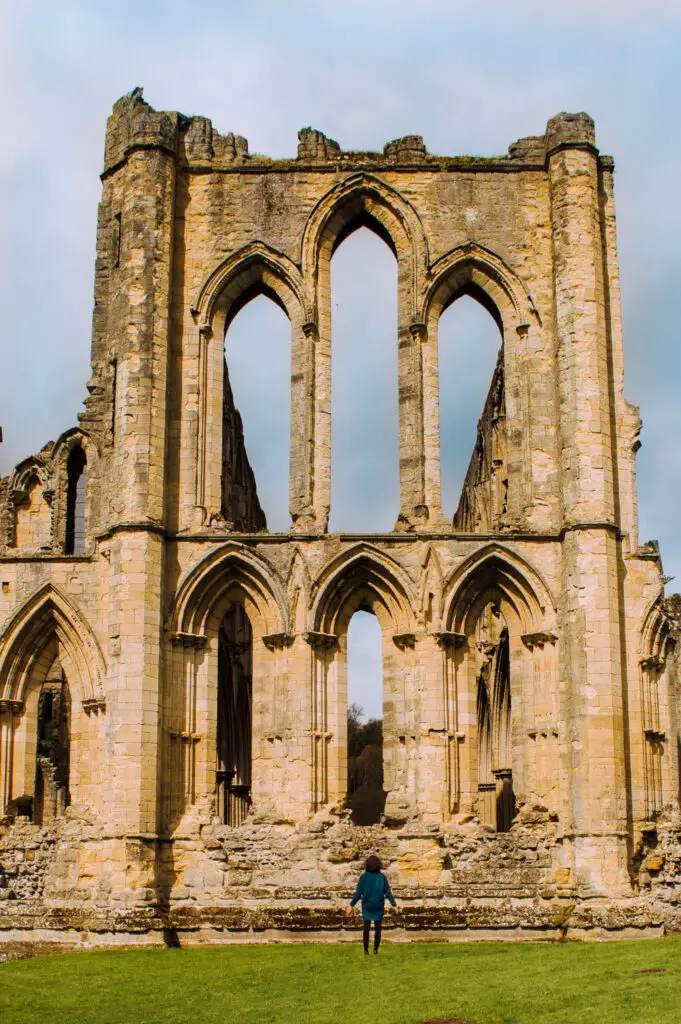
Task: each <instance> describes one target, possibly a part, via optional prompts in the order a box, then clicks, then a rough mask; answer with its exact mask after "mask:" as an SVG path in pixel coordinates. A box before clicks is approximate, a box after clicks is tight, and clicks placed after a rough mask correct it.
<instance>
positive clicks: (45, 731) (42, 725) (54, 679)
mask: <svg viewBox="0 0 681 1024" xmlns="http://www.w3.org/2000/svg"><path fill="white" fill-rule="evenodd" d="M70 743H71V695H70V693H69V687H68V683H67V682H66V677H65V675H64V673H63V671H62V670H61V668H60V667H59V666H58V665H57V666H53V668H52V670H51V671H50V673H49V675H48V678H47V679H46V680H45V682H44V683H43V684H42V686H41V687H40V693H39V695H38V710H37V736H36V764H35V787H34V796H33V815H32V817H33V821H34V823H35V824H36V825H50V824H51V823H52V822H53V821H54V820H55V818H59V817H61V815H62V814H63V813H64V811H65V809H66V808H67V807H68V805H69V803H70V802H71V797H70V793H69V759H70Z"/></svg>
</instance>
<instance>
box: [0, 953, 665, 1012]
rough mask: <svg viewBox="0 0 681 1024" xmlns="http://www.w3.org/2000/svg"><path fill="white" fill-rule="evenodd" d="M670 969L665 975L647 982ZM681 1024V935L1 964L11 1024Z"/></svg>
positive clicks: (103, 956)
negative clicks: (464, 1023)
mask: <svg viewBox="0 0 681 1024" xmlns="http://www.w3.org/2000/svg"><path fill="white" fill-rule="evenodd" d="M651 970H658V971H660V973H641V972H646V971H651ZM430 1017H464V1018H467V1019H470V1020H475V1021H479V1022H480V1024H525V1022H527V1024H529V1022H530V1021H531V1022H532V1024H537V1022H541V1024H547V1022H550V1024H563V1022H565V1024H567V1022H570V1024H575V1022H579V1024H582V1022H584V1024H587V1022H589V1024H591V1022H593V1024H628V1022H634V1021H635V1022H637V1024H638V1022H640V1021H645V1024H678V1022H679V1020H680V1019H681V938H670V939H659V940H652V941H651V940H648V941H637V942H607V943H585V944H569V943H565V944H557V945H544V944H536V945H522V944H510V943H509V944H500V943H493V944H492V943H490V944H484V945H463V944H462V945H446V944H435V943H432V944H411V945H397V944H395V945H390V943H389V941H388V942H386V944H385V948H384V949H382V950H381V953H380V954H379V956H378V957H374V956H371V957H364V956H363V954H362V952H361V946H360V945H359V944H355V945H352V946H350V945H332V944H330V945H289V946H265V945H260V946H256V945H252V946H222V947H210V948H203V949H168V950H165V949H158V950H157V949H154V950H139V951H138V950H127V951H126V950H121V951H116V952H108V951H105V952H102V951H97V952H88V953H68V954H63V955H59V956H50V957H38V958H36V959H34V960H23V961H18V962H10V963H6V964H2V965H0V1021H2V1024H53V1022H54V1024H57V1022H59V1024H62V1022H68V1024H237V1022H238V1024H373V1022H374V1021H376V1022H380V1024H419V1022H421V1021H424V1020H427V1019H428V1018H430Z"/></svg>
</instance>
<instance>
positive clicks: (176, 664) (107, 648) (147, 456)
mask: <svg viewBox="0 0 681 1024" xmlns="http://www.w3.org/2000/svg"><path fill="white" fill-rule="evenodd" d="M612 177H613V163H612V160H611V159H610V158H609V157H605V156H602V155H600V154H599V152H598V150H597V149H596V145H595V135H594V127H593V122H592V121H591V119H590V118H589V117H588V116H587V115H586V114H576V115H571V114H561V115H558V116H557V117H556V118H553V119H551V121H550V122H549V124H548V126H547V130H546V133H545V134H544V135H543V136H541V137H533V138H529V139H523V140H520V141H519V142H516V143H513V144H512V145H511V147H510V149H509V152H508V154H507V155H506V156H504V157H495V158H490V159H488V158H471V157H439V156H434V155H432V154H429V153H428V152H427V149H426V147H425V145H424V143H423V140H422V139H421V138H420V137H419V136H409V137H407V138H404V139H399V140H395V141H393V142H390V143H388V144H387V145H386V146H385V148H384V151H383V153H358V152H345V151H343V150H342V149H341V148H340V146H339V145H338V143H336V142H334V141H333V140H331V139H328V138H326V137H325V136H324V135H323V134H322V133H321V132H318V131H316V130H313V129H311V128H310V129H304V130H303V131H302V132H301V133H300V136H299V146H298V153H297V157H296V158H295V159H291V160H277V161H274V160H269V159H268V158H266V157H262V156H259V155H251V154H249V152H248V144H247V142H246V140H245V139H243V138H241V137H240V136H236V135H234V134H233V133H229V134H226V135H221V134H219V133H218V132H217V131H215V130H214V129H213V127H212V125H211V122H210V121H209V120H207V119H206V118H203V117H192V118H187V117H184V116H183V115H181V114H178V113H166V112H158V111H155V110H153V109H152V108H151V107H149V106H148V104H146V103H145V102H144V100H143V98H142V96H141V93H140V92H139V91H138V90H135V91H134V92H133V93H131V94H130V95H129V96H127V97H123V98H122V99H121V100H120V101H119V102H118V103H117V104H116V105H115V106H114V111H113V113H112V116H111V118H110V120H109V124H108V128H107V138H106V149H105V166H104V171H103V174H102V200H101V204H100V208H99V218H98V232H97V261H96V269H95V310H94V316H93V339H92V376H91V379H90V382H89V384H88V398H87V400H86V409H85V412H84V413H83V414H82V415H81V416H80V423H79V426H78V427H77V428H73V429H71V430H69V431H67V432H65V433H64V434H63V435H62V436H61V437H60V438H59V439H58V440H57V441H56V442H55V443H54V444H52V443H51V444H49V445H47V446H46V447H45V448H44V449H43V450H42V451H41V452H40V453H39V454H38V455H36V456H34V457H33V458H30V459H27V460H24V462H23V463H21V464H20V465H19V466H17V467H16V469H15V470H14V471H13V472H12V474H10V476H9V477H8V478H7V479H5V480H3V481H1V482H0V631H1V632H0V812H2V813H5V814H6V817H5V818H4V819H3V822H2V824H1V825H0V833H1V834H0V864H1V866H2V874H0V934H6V935H15V936H16V935H19V934H20V935H24V936H30V937H33V938H35V937H36V936H39V935H42V936H43V938H45V937H46V936H47V937H49V936H57V935H60V936H62V938H67V937H69V936H71V935H72V934H73V933H74V932H78V933H79V934H80V935H81V936H83V937H84V938H83V941H91V940H92V941H97V942H106V941H124V939H125V938H126V936H127V937H128V938H130V937H131V936H132V937H136V938H135V941H149V942H156V941H163V937H164V933H167V934H166V940H167V941H170V939H169V936H170V938H172V934H173V933H174V932H177V933H182V934H184V935H185V938H187V937H189V938H191V937H192V936H193V937H194V939H196V940H197V941H202V940H206V941H209V940H212V939H220V938H222V939H224V938H225V937H230V936H231V937H234V936H237V937H238V936H242V937H247V936H253V935H261V936H264V937H267V936H269V935H271V934H273V933H275V932H276V933H278V934H285V935H289V936H290V935H294V934H298V933H305V934H322V933H325V932H329V931H334V933H335V932H336V931H338V930H339V929H344V928H345V927H346V926H345V923H344V919H343V916H342V906H343V903H344V901H345V899H346V898H347V896H348V894H349V891H350V889H351V888H352V886H353V884H354V881H355V878H356V875H357V872H358V870H359V867H360V866H361V862H362V858H363V857H364V856H365V854H366V853H368V852H369V851H370V850H371V851H372V852H373V851H375V850H378V851H379V853H380V855H381V856H382V857H383V858H384V860H385V863H386V865H387V869H388V871H389V874H390V878H391V881H392V882H393V885H394V889H395V891H396V894H397V896H398V899H399V901H400V904H401V907H402V909H401V911H400V915H401V916H399V917H398V918H396V919H395V922H396V928H397V929H398V931H400V930H401V931H400V934H405V935H407V934H410V933H411V932H412V931H415V930H417V929H421V930H422V932H423V934H431V933H433V932H435V931H438V930H442V931H443V932H444V933H446V934H447V935H451V936H465V937H474V936H476V935H477V936H479V937H485V936H488V935H491V934H509V935H513V936H523V935H534V934H542V935H547V934H549V935H555V936H560V935H562V934H574V935H584V934H593V935H598V934H605V933H606V932H617V933H620V934H628V933H629V932H628V929H637V930H640V929H644V930H645V929H648V930H649V931H651V932H652V933H657V932H659V930H660V929H663V928H672V927H676V924H677V922H678V905H677V897H676V893H677V878H678V875H679V869H678V862H679V854H678V850H677V847H678V845H679V841H678V835H677V829H676V825H675V824H674V823H675V821H676V817H675V815H676V816H678V815H679V813H681V812H680V809H679V753H678V751H679V737H680V736H681V720H680V719H679V711H678V707H679V698H680V696H681V693H680V691H679V685H680V684H679V678H680V676H681V673H680V672H679V666H678V656H677V654H676V651H675V639H676V636H677V634H678V616H677V615H675V612H674V609H673V608H672V609H671V610H670V609H669V608H668V607H665V605H664V603H663V601H662V597H661V595H662V584H663V578H662V570H661V564H660V559H659V552H658V551H657V549H656V547H655V545H652V544H649V545H644V546H641V545H640V544H639V540H638V535H637V512H636V491H635V473H634V454H635V450H636V447H637V446H638V430H639V428H640V420H639V417H638V410H637V409H635V408H634V407H632V406H630V405H628V403H627V402H626V401H625V399H624V397H623V394H622V382H623V357H622V338H621V315H620V306H619V278H618V268H617V250H616V239H615V220H614V203H613V189H612ZM365 225H366V226H369V227H370V228H371V229H372V230H374V231H375V232H376V233H377V234H378V235H379V236H380V237H382V238H383V239H384V240H386V242H387V243H388V244H389V245H390V246H391V248H392V249H393V251H394V253H395V255H396V259H397V266H398V331H397V337H396V339H395V344H396V348H397V353H398V389H399V396H398V397H399V452H400V455H399V459H400V465H399V472H400V503H399V507H398V508H396V509H395V528H394V530H393V531H390V532H388V533H385V534H381V535H369V534H367V535H363V536H349V535H342V534H335V535H332V534H329V533H328V530H327V524H328V516H329V507H330V451H331V448H330V436H331V435H330V431H331V423H330V408H331V402H330V395H331V371H330V366H331V346H332V337H331V284H330V262H331V257H332V255H333V252H334V249H335V247H336V246H337V245H338V244H339V242H340V241H342V239H343V238H344V237H346V235H347V234H348V233H350V232H351V231H353V230H355V229H356V228H357V227H360V226H365ZM258 294H265V295H268V296H269V297H270V298H274V299H275V301H277V302H278V304H279V305H280V306H281V307H283V308H284V309H285V311H286V313H287V315H288V317H289V320H290V324H291V377H290V382H289V384H290V394H291V438H290V442H291V444H290V453H291V458H290V511H291V528H290V531H289V532H287V533H283V534H268V533H267V531H266V528H265V521H264V517H263V513H262V509H261V507H260V504H259V502H258V497H257V489H256V481H255V479H254V477H253V473H252V470H251V467H250V464H249V461H248V454H247V452H246V449H245V445H244V439H243V431H242V429H241V424H240V418H239V414H238V410H237V409H236V408H235V407H234V402H233V399H232V396H231V390H230V386H229V376H228V369H227V368H226V367H225V357H224V351H225V332H226V331H228V330H229V324H230V323H231V320H232V319H233V317H234V315H235V314H236V312H238V310H239V309H240V308H241V307H242V306H243V305H244V303H245V302H247V301H249V300H250V298H252V297H253V296H255V295H258ZM461 295H471V296H473V297H474V298H476V299H477V300H479V301H480V302H481V303H482V304H483V305H484V306H485V307H486V308H487V309H488V310H489V311H490V312H491V313H492V315H493V316H494V318H495V319H496V321H497V323H498V324H499V327H500V331H501V336H502V350H501V354H500V361H499V364H498V367H497V371H496V373H495V377H494V380H493V381H492V385H491V390H490V394H489V396H488V399H487V402H486V405H485V408H484V410H483V416H482V419H481V424H480V435H479V440H480V441H481V443H482V446H483V447H484V449H485V452H484V457H482V458H481V457H480V452H478V453H477V455H475V454H474V458H473V460H472V463H471V469H470V471H469V475H468V477H467V480H466V485H465V488H464V495H463V497H462V504H461V506H460V510H459V512H458V513H457V516H456V517H455V521H454V524H452V522H451V521H450V519H449V514H450V513H449V512H448V513H447V514H444V512H443V509H442V507H441V496H440V471H439V401H440V398H439V381H438V361H437V355H438V341H437V335H438V322H439V317H440V315H441V314H442V312H443V311H444V310H445V309H446V308H447V306H448V305H449V304H450V303H451V302H453V301H456V299H457V298H458V297H460V296H461ZM77 447H80V448H81V449H82V452H83V454H84V458H85V461H86V465H87V478H86V479H87V492H86V502H85V549H84V553H83V554H81V555H75V554H67V550H68V549H69V543H68V537H69V536H70V535H71V533H72V527H73V523H72V522H70V519H69V517H72V514H73V512H72V504H73V503H72V502H71V504H69V500H68V465H69V458H70V457H72V453H73V451H74V448H77ZM76 455H77V456H78V457H79V458H82V457H83V456H81V455H80V453H78V452H77V453H76ZM473 494H476V495H478V496H480V495H482V494H484V501H482V502H478V506H480V505H482V506H484V508H485V509H486V510H487V511H486V512H484V514H478V513H477V512H475V513H474V511H473V505H474V502H473V501H472V496H473ZM27 502H28V503H27ZM445 511H446V510H445ZM235 605H239V606H240V607H241V609H242V612H243V614H244V615H245V616H246V617H247V619H248V622H249V625H250V634H251V639H250V640H248V641H245V640H243V638H242V641H241V642H242V643H246V644H247V646H248V645H250V649H249V650H248V656H247V657H244V659H243V663H244V664H248V666H249V673H250V675H251V678H250V679H249V680H248V685H249V686H250V687H251V693H252V707H250V709H249V711H250V724H249V728H250V730H251V740H252V742H251V755H252V756H251V778H250V780H249V782H250V784H249V785H243V784H242V789H246V790H247V792H240V794H239V801H240V803H239V808H240V810H239V814H240V815H242V816H243V818H244V820H243V823H242V824H240V825H239V826H238V827H236V826H234V825H233V824H228V823H227V820H226V819H228V818H229V814H230V813H231V812H230V810H229V807H228V806H227V804H226V803H224V801H223V804H221V803H220V800H219V799H218V793H219V792H222V790H221V789H220V787H223V789H224V787H227V788H229V786H230V785H231V784H232V783H231V781H230V780H229V779H227V778H226V776H227V775H229V773H230V771H231V769H230V767H229V766H226V768H225V770H223V771H222V776H223V777H222V778H218V775H219V774H220V773H219V772H218V771H217V769H216V749H217V742H218V729H219V724H218V701H219V696H218V674H219V662H220V654H219V650H220V639H219V638H220V629H221V625H222V623H223V621H224V619H225V616H226V615H227V614H228V613H229V611H230V609H233V608H234V606H235ZM359 607H362V608H370V609H371V610H372V611H374V613H375V614H376V616H377V619H378V621H379V625H380V628H381V634H382V645H383V647H382V651H383V690H384V720H383V734H384V778H385V783H384V784H385V788H386V790H387V792H388V796H387V801H386V808H385V816H384V818H383V820H382V823H381V824H380V825H376V826H371V827H366V828H361V827H358V826H354V825H352V824H350V822H349V820H348V816H347V812H346V811H344V809H343V805H344V799H345V792H346V784H347V779H346V747H347V735H346V728H347V724H346V713H347V679H346V676H347V629H348V623H349V621H350V618H351V616H352V614H353V613H354V611H356V610H357V608H359ZM484 615H494V616H495V618H498V621H499V623H500V624H502V623H503V630H504V631H505V634H504V635H505V637H506V639H505V641H504V642H505V643H507V644H508V661H509V667H508V678H507V679H506V682H507V684H508V687H510V690H509V691H508V692H509V693H510V725H509V729H508V730H507V733H506V734H505V737H504V750H503V754H502V753H501V752H500V751H499V750H496V751H491V753H490V752H488V755H489V756H488V759H487V762H486V770H487V775H488V776H489V777H486V779H485V780H483V779H482V768H481V765H482V758H483V753H482V748H483V746H484V743H485V742H486V740H485V738H484V735H483V732H482V730H481V728H480V721H479V706H478V697H479V694H480V688H479V681H480V673H481V671H482V669H483V666H484V663H485V658H486V657H487V655H488V654H489V651H487V650H486V648H487V647H489V643H488V642H487V641H489V638H486V636H485V631H484V629H483V628H482V626H481V622H482V621H483V617H484ZM244 635H246V634H244ZM57 667H58V671H59V673H60V675H59V678H60V679H61V678H63V679H64V680H66V682H67V684H68V692H69V695H70V701H71V705H70V720H69V745H70V753H69V784H68V785H69V793H68V800H67V801H65V803H66V804H68V806H65V808H63V809H61V810H60V816H59V817H57V819H56V820H55V821H54V822H53V823H52V824H51V825H50V827H49V828H40V827H38V826H37V825H36V824H32V823H31V822H30V820H29V819H30V817H31V815H34V816H35V814H36V811H35V805H36V799H35V797H36V793H35V779H36V757H38V756H40V753H39V750H38V747H39V743H38V737H37V722H38V713H39V706H40V699H41V694H44V693H45V692H46V687H47V686H48V684H51V683H53V682H54V677H55V673H56V671H57ZM490 699H495V697H494V693H493V692H492V691H491V690H490ZM496 710H497V711H498V710H499V709H498V708H497V709H496ZM490 735H491V736H492V737H493V738H494V736H495V733H494V731H492V732H491V733H490ZM507 761H508V763H507ZM232 774H233V773H232ZM230 778H231V776H230ZM502 799H503V800H505V801H506V802H505V804H504V806H505V807H506V809H507V810H508V808H509V807H513V808H514V809H515V811H516V812H517V813H516V816H515V819H514V821H513V824H512V825H511V828H510V831H499V832H497V831H495V829H494V827H493V826H492V825H484V824H482V821H483V820H492V819H494V817H495V805H496V807H497V808H498V807H499V805H500V801H502ZM62 810H63V813H62ZM246 812H248V813H246ZM496 821H497V824H498V825H499V827H503V828H506V827H507V822H505V821H504V820H503V817H502V816H499V817H497V819H496ZM661 858H662V859H661Z"/></svg>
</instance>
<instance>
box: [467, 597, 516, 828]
mask: <svg viewBox="0 0 681 1024" xmlns="http://www.w3.org/2000/svg"><path fill="white" fill-rule="evenodd" d="M476 650H477V666H476V683H477V687H476V707H477V719H478V816H479V818H480V820H481V821H482V822H483V823H484V824H485V825H492V826H493V827H494V828H495V829H496V830H497V832H508V830H509V829H510V827H511V822H512V821H513V817H514V815H515V797H514V794H513V770H512V767H511V676H510V667H511V661H510V648H509V637H508V626H507V624H506V619H505V617H504V615H503V614H502V612H501V610H500V608H499V606H498V604H496V603H494V602H492V601H491V602H489V603H488V604H487V605H486V606H485V608H484V609H483V612H482V614H481V616H480V618H479V619H478V623H477V627H476Z"/></svg>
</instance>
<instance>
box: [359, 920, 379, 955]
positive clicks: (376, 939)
mask: <svg viewBox="0 0 681 1024" xmlns="http://www.w3.org/2000/svg"><path fill="white" fill-rule="evenodd" d="M382 925H383V922H382V921H380V920H379V921H374V949H375V950H377V949H378V947H379V946H380V945H381V927H382ZM370 931H371V921H367V920H365V921H364V931H363V933H362V938H363V939H364V951H365V953H368V952H369V932H370Z"/></svg>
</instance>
